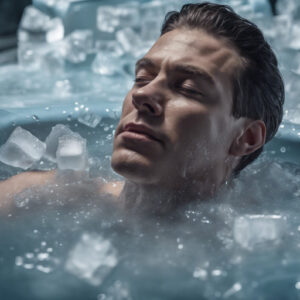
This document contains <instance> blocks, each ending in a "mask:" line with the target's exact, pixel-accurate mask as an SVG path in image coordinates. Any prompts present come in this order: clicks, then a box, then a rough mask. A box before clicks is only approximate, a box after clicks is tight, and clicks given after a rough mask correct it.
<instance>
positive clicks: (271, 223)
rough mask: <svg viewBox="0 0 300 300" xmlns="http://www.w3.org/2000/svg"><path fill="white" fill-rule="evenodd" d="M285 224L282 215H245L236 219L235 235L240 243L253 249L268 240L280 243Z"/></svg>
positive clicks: (246, 247)
mask: <svg viewBox="0 0 300 300" xmlns="http://www.w3.org/2000/svg"><path fill="white" fill-rule="evenodd" d="M284 225H285V223H284V220H283V218H282V217H281V216H280V215H244V216H241V217H238V218H236V219H235V220H234V227H233V235H234V239H235V241H236V242H237V243H238V244H239V245H241V246H242V247H243V248H245V249H248V250H252V249H253V248H254V247H255V246H259V245H262V244H264V243H267V242H273V243H275V244H276V243H279V242H280V240H281V238H282V236H283V234H284V227H285V226H284Z"/></svg>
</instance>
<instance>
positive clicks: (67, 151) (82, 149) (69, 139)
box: [56, 134, 87, 171]
mask: <svg viewBox="0 0 300 300" xmlns="http://www.w3.org/2000/svg"><path fill="white" fill-rule="evenodd" d="M56 161H57V165H58V168H59V169H60V170H76V171H79V170H84V169H86V167H87V150H86V140H85V139H83V138H82V137H80V136H79V135H74V134H71V135H63V136H62V137H60V138H59V139H58V147H57V151H56Z"/></svg>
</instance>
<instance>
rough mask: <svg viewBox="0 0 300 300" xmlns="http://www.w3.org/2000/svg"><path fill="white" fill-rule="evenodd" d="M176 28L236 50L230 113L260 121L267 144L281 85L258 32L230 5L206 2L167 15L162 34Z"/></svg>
mask: <svg viewBox="0 0 300 300" xmlns="http://www.w3.org/2000/svg"><path fill="white" fill-rule="evenodd" d="M178 28H187V29H201V30H204V31H206V32H207V33H208V34H211V35H213V36H215V37H217V38H218V37H222V38H225V40H226V41H229V44H231V45H233V46H234V47H235V49H236V50H237V51H238V53H239V55H240V56H241V59H242V61H243V63H242V67H240V68H239V70H238V71H236V72H235V74H234V75H233V78H232V84H233V105H232V114H233V116H234V117H235V118H240V117H247V118H250V119H253V120H262V121H263V122H264V123H265V125H266V142H268V141H269V140H271V139H272V138H273V136H274V135H275V133H276V132H277V130H278V127H279V125H280V123H281V121H282V115H283V108H282V106H283V103H284V84H283V80H282V77H281V74H280V72H279V69H278V62H277V59H276V56H275V54H274V52H273V51H272V49H271V47H270V45H269V44H268V42H267V41H266V40H265V38H264V36H263V34H262V32H261V30H260V29H259V28H258V27H257V26H256V25H255V24H254V23H252V22H250V21H248V20H246V19H244V18H242V17H240V16H239V15H237V14H236V13H235V12H234V11H233V9H232V8H231V7H230V6H227V5H220V4H213V3H208V2H204V3H200V4H186V5H184V6H183V7H182V8H181V10H180V12H175V11H173V12H169V13H168V14H167V15H166V18H165V21H164V23H163V26H162V30H161V35H163V34H165V33H167V32H169V31H172V30H174V29H178ZM262 150H263V147H261V148H259V149H257V150H256V151H254V152H253V153H250V154H248V155H245V156H243V157H241V159H240V161H239V164H238V165H237V167H236V168H235V170H234V172H233V173H234V174H238V173H239V172H240V171H241V170H242V169H243V168H244V167H246V166H247V165H248V164H249V163H251V162H252V161H254V160H255V159H256V158H257V157H258V156H259V155H260V153H261V152H262Z"/></svg>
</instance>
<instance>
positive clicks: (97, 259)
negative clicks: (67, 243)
mask: <svg viewBox="0 0 300 300" xmlns="http://www.w3.org/2000/svg"><path fill="white" fill-rule="evenodd" d="M117 263H118V257H117V251H116V250H115V248H114V247H113V245H112V244H111V242H110V241H109V240H106V239H104V238H103V237H102V236H100V235H97V234H95V233H83V234H82V236H81V238H80V240H79V241H78V242H77V244H76V245H75V246H74V248H73V249H72V250H71V251H70V253H69V257H68V259H67V261H66V265H65V268H66V270H67V271H68V272H70V273H71V274H73V275H75V276H77V277H78V278H80V279H82V280H85V281H86V282H88V283H89V284H91V285H95V286H97V285H100V284H101V283H102V282H103V280H104V279H105V277H106V276H107V275H108V274H109V273H110V272H111V271H112V269H113V268H114V267H115V266H116V265H117Z"/></svg>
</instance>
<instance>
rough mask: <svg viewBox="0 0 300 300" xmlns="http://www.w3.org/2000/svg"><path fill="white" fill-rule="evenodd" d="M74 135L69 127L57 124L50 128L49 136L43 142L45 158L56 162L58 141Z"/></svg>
mask: <svg viewBox="0 0 300 300" xmlns="http://www.w3.org/2000/svg"><path fill="white" fill-rule="evenodd" d="M72 134H75V133H74V132H73V131H72V130H71V129H70V128H69V127H67V126H65V125H63V124H57V125H55V126H53V127H52V129H51V132H50V134H49V135H48V136H47V138H46V140H45V144H46V152H45V157H46V158H47V159H49V160H51V161H53V162H55V161H56V151H57V147H58V140H59V138H60V137H62V136H64V135H72Z"/></svg>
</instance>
